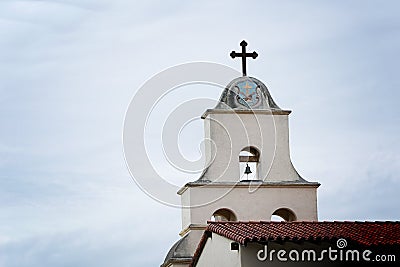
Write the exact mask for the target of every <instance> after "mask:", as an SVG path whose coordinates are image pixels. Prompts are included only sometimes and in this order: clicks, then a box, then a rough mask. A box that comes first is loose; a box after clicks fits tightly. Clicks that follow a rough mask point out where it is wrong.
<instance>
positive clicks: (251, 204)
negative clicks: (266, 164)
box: [182, 184, 318, 229]
mask: <svg viewBox="0 0 400 267" xmlns="http://www.w3.org/2000/svg"><path fill="white" fill-rule="evenodd" d="M317 187H318V185H316V184H314V185H306V186H301V185H297V186H289V185H288V186H279V185H275V186H274V185H271V186H267V185H262V186H261V187H260V188H258V189H257V190H256V191H254V192H249V190H250V188H249V186H247V185H236V186H233V185H231V186H229V185H228V184H225V185H210V186H203V187H196V186H195V187H188V188H187V189H186V190H185V191H184V192H183V193H182V202H183V203H182V204H183V205H191V206H192V208H190V209H186V211H185V213H186V214H188V215H189V216H185V218H183V221H182V226H183V229H184V228H186V227H188V226H189V225H190V224H203V225H204V224H206V222H207V220H210V218H211V216H212V214H213V213H214V212H215V211H216V210H218V209H221V208H227V209H229V210H231V211H233V213H234V214H235V215H236V218H237V220H238V221H249V220H253V221H269V220H270V219H271V215H272V213H273V212H274V211H276V210H277V209H279V208H288V209H290V210H291V211H293V212H294V213H295V215H296V217H297V220H299V221H317V220H318V216H317ZM186 195H190V197H187V196H186ZM184 200H190V201H189V202H186V203H184ZM200 203H207V204H206V205H199V204H200Z"/></svg>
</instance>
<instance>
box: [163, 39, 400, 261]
mask: <svg viewBox="0 0 400 267" xmlns="http://www.w3.org/2000/svg"><path fill="white" fill-rule="evenodd" d="M240 45H241V47H242V51H241V52H240V53H237V52H234V51H233V52H232V53H231V56H232V57H233V58H235V57H241V58H242V66H243V76H242V77H238V78H236V79H234V80H233V81H231V82H230V83H229V84H228V85H227V86H226V88H225V89H224V91H223V92H222V95H221V98H220V100H219V102H218V104H217V105H216V107H214V108H213V109H208V110H206V111H205V113H204V114H203V115H202V119H204V129H205V138H206V139H209V140H210V142H208V143H207V145H206V147H205V148H206V151H205V152H206V167H205V169H204V171H203V173H202V175H201V177H200V178H199V179H198V180H196V181H193V182H189V183H187V184H186V185H184V186H183V187H182V188H181V189H180V190H179V191H178V194H179V195H180V196H181V202H182V230H181V232H180V236H181V238H180V240H178V241H177V242H176V243H175V244H174V245H173V246H172V248H171V249H170V250H169V252H168V254H167V256H166V258H165V260H164V262H163V263H162V265H161V266H162V267H168V266H171V267H172V266H173V267H176V266H180V267H183V266H265V260H267V261H268V260H272V258H271V259H268V257H266V256H265V255H264V254H266V253H267V251H266V250H265V248H266V246H267V244H269V245H270V247H272V248H275V250H276V249H278V248H279V247H282V248H285V247H286V248H290V247H292V248H296V247H297V248H298V249H299V250H301V249H304V248H305V247H308V248H309V247H314V248H315V249H316V250H317V251H318V249H319V250H322V248H323V247H328V246H329V245H330V244H332V242H336V241H337V240H339V239H340V238H346V239H347V240H348V242H349V243H351V242H353V243H352V244H354V245H355V246H357V245H360V242H361V241H360V240H361V239H362V240H367V243H366V244H365V245H370V246H373V245H379V244H381V243H379V242H378V243H377V242H375V239H377V240H378V241H379V240H381V241H382V240H388V239H390V238H391V239H390V240H392V241H393V240H394V241H393V242H392V243H391V244H392V245H395V246H398V245H399V244H400V227H399V223H378V222H374V223H361V224H360V223H359V224H356V223H351V222H346V223H338V222H317V221H318V214H317V189H318V187H319V186H320V184H319V183H318V182H313V181H308V180H306V179H304V178H302V177H301V176H300V175H299V173H298V172H297V171H296V169H295V168H294V166H293V164H292V162H291V160H290V152H289V151H290V150H289V126H288V117H289V114H290V113H291V111H289V110H284V109H281V108H280V107H279V106H278V105H277V104H276V103H275V101H274V100H273V99H272V96H271V94H270V92H269V90H268V88H267V87H266V86H265V84H264V83H262V82H261V81H260V80H258V79H256V78H253V77H250V76H247V71H246V57H252V58H256V57H257V53H256V52H253V53H248V52H246V46H247V43H246V42H245V41H242V42H241V44H240ZM273 215H275V216H279V217H281V218H282V220H283V222H271V217H272V216H273ZM376 229H378V230H379V231H381V232H382V235H385V236H384V239H382V238H381V239H379V237H380V236H379V237H378V236H377V235H376V234H375V235H371V233H370V232H369V231H371V230H376ZM384 229H386V230H385V231H383V230H384ZM375 232H376V231H375ZM375 232H374V233H375ZM360 236H361V237H360ZM368 236H369V239H368ZM371 236H372V239H371ZM364 237H365V239H364ZM357 238H358V239H357ZM368 240H369V241H368ZM359 241H360V242H359ZM318 242H319V243H318ZM368 242H369V243H368ZM300 254H301V253H300ZM260 255H261V256H260ZM260 257H261V259H260ZM263 257H266V258H264V261H263V260H262V259H263ZM399 260H400V259H399ZM275 262H277V261H275ZM281 263H282V262H280V264H281Z"/></svg>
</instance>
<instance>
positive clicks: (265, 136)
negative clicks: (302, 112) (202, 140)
mask: <svg viewBox="0 0 400 267" xmlns="http://www.w3.org/2000/svg"><path fill="white" fill-rule="evenodd" d="M287 114H288V112H287V113H279V114H278V115H272V114H271V113H268V112H266V111H264V112H257V113H254V114H253V113H235V112H233V111H225V112H224V113H220V112H217V113H212V112H211V113H209V114H208V116H207V117H206V119H205V123H204V126H205V127H204V129H205V137H206V138H209V139H210V140H211V141H212V142H213V143H214V144H215V146H214V145H210V144H209V145H206V159H208V160H210V159H212V158H213V156H215V158H214V161H213V162H212V163H211V164H210V167H209V168H208V170H207V176H206V179H209V180H211V181H217V180H218V181H232V182H234V181H238V180H239V179H240V176H241V174H240V172H239V153H240V151H241V150H242V149H243V148H245V147H248V146H254V147H256V148H257V149H258V150H259V151H260V162H259V178H260V179H265V180H266V181H294V180H298V179H299V175H298V173H297V172H296V170H295V169H294V167H293V165H292V163H291V161H290V154H289V126H288V115H287Z"/></svg>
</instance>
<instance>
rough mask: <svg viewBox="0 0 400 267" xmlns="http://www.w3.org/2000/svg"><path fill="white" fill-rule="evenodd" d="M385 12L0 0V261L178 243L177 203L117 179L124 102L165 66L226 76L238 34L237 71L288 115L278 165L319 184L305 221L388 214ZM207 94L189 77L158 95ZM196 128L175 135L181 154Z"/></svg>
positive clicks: (392, 21)
mask: <svg viewBox="0 0 400 267" xmlns="http://www.w3.org/2000/svg"><path fill="white" fill-rule="evenodd" d="M300 2H301V3H300ZM399 10H400V4H399V3H398V1H329V2H328V1H274V2H272V1H196V2H194V1H152V0H150V1H140V2H139V1H131V0H113V1H111V0H109V1H106V0H47V1H40V0H26V1H19V0H0V93H1V94H0V110H1V113H0V114H1V115H0V129H1V130H0V266H5V267H14V266H15V267H17V266H18V267H25V266H29V267H36V266H40V267H43V266H52V267H61V266H63V267H67V266H68V267H69V266H74V267H79V266H85V267H87V266H98V267H105V266H121V267H123V266H158V265H159V264H160V263H161V262H162V260H163V258H164V256H165V254H166V253H167V251H168V249H169V247H170V246H171V245H172V244H173V243H174V242H175V240H177V239H178V238H179V236H178V232H179V231H180V222H181V221H180V211H179V209H176V208H172V207H167V206H165V205H162V204H160V203H158V202H156V201H154V200H153V199H151V198H150V197H148V196H147V195H145V194H144V193H143V192H142V191H140V189H139V188H138V187H137V186H136V184H135V183H134V182H133V180H132V178H131V177H130V175H129V172H128V170H127V168H126V165H125V161H124V155H123V146H122V126H123V121H124V115H125V110H126V109H127V107H128V105H129V103H130V100H131V99H132V97H133V95H134V94H135V92H136V91H137V90H138V88H139V87H140V86H141V85H142V84H143V83H144V82H145V81H146V80H148V79H149V78H150V77H152V76H153V75H155V74H156V73H158V72H160V71H161V70H163V69H165V68H168V67H170V66H173V65H177V64H180V63H184V62H192V61H210V62H217V63H221V64H225V65H227V66H230V67H233V68H236V69H238V70H240V62H239V61H238V60H232V59H231V58H230V57H229V52H230V51H231V50H233V49H236V50H237V49H238V44H239V42H240V41H241V40H242V39H246V40H247V41H248V42H249V49H250V50H251V51H252V50H256V51H257V52H258V54H259V58H257V60H251V62H249V69H248V73H249V74H250V75H252V76H254V77H257V78H259V79H260V80H262V81H263V82H264V83H266V84H267V86H268V87H269V89H270V91H271V94H272V96H273V97H274V99H275V101H276V102H277V103H278V105H280V107H282V108H285V109H290V110H293V113H292V114H291V115H290V138H291V155H292V160H293V163H294V165H295V167H296V168H297V170H298V171H299V173H300V174H301V175H302V176H303V177H305V178H306V179H308V180H310V181H318V182H320V183H321V184H322V186H321V187H320V189H319V191H318V194H319V203H318V209H319V219H320V220H400V214H399V212H398V207H399V205H400V197H399V194H398V192H399V189H400V179H399V177H398V173H399V171H400V159H399V157H400V156H399V153H398V150H399V149H400V144H399V138H398V135H399V132H400V131H399V130H400V116H399V108H398V101H399V96H400V93H399V87H400V75H399V69H400V53H399V47H400V16H399ZM219 94H220V89H218V90H216V91H215V90H214V91H212V90H208V89H207V90H206V89H204V90H202V89H201V87H188V89H187V90H186V91H184V93H182V94H180V97H177V98H170V101H173V100H174V99H175V101H177V100H176V99H178V100H179V101H185V99H186V100H190V99H194V98H198V97H203V96H207V97H209V98H214V99H215V98H218V96H219ZM167 100H168V98H167ZM173 105H175V104H173ZM201 113H202V110H199V116H200V115H201ZM199 127H200V128H201V124H200V123H194V124H193V125H192V128H190V127H189V128H188V130H187V132H186V134H187V135H189V136H190V133H198V132H201V131H198V129H199ZM156 137H157V136H155V137H154V139H156ZM201 137H202V136H201V134H194V135H193V136H192V138H194V139H196V140H195V141H193V140H190V138H187V136H186V137H182V139H181V141H182V143H181V144H180V146H181V147H182V149H183V152H184V153H186V155H188V157H194V158H195V157H197V156H198V144H199V142H200V141H201V140H200V139H201ZM149 138H150V139H149V140H152V139H151V138H153V137H149ZM197 139H198V140H197ZM154 142H157V140H154ZM157 164H158V165H157V166H156V168H158V169H160V170H165V171H164V175H165V176H168V175H171V176H173V175H175V173H174V172H172V171H171V172H169V168H168V166H167V165H168V162H163V161H158V162H157ZM194 178H195V177H194ZM194 178H193V179H194ZM190 179H191V178H190ZM190 179H186V180H185V179H181V184H184V183H185V182H187V181H189V180H190Z"/></svg>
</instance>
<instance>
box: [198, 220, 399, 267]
mask: <svg viewBox="0 0 400 267" xmlns="http://www.w3.org/2000/svg"><path fill="white" fill-rule="evenodd" d="M210 232H213V233H216V234H219V235H221V236H224V237H226V238H229V239H231V240H232V241H235V242H238V243H240V244H242V245H243V244H245V243H247V242H257V241H266V240H268V241H279V240H286V241H297V240H318V239H321V240H331V239H339V238H345V239H348V240H352V241H354V242H357V243H359V244H360V245H365V246H372V245H400V222H391V221H387V222H349V221H344V222H338V221H334V222H313V221H308V222H306V221H299V222H263V221H261V222H255V221H250V222H212V221H209V222H208V227H207V229H206V231H205V233H204V235H203V237H202V238H201V240H200V243H199V245H198V247H197V250H196V252H195V254H194V256H193V259H192V263H191V265H190V266H195V264H196V262H197V260H198V258H199V257H200V254H201V252H202V250H203V248H204V246H205V243H206V241H207V238H208V236H209V234H210Z"/></svg>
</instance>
